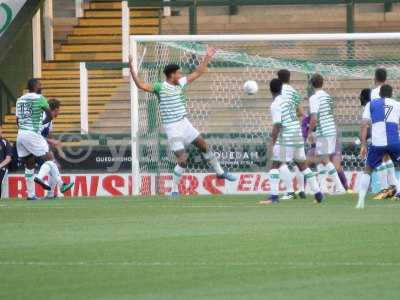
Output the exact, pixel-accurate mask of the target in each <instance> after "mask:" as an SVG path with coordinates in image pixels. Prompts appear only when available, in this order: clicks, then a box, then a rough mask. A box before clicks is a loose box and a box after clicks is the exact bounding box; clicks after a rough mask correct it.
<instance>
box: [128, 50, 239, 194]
mask: <svg viewBox="0 0 400 300" xmlns="http://www.w3.org/2000/svg"><path fill="white" fill-rule="evenodd" d="M214 54H215V49H214V48H211V47H207V54H206V56H205V57H204V59H203V61H202V62H201V64H200V65H199V66H198V67H197V69H196V70H195V71H194V72H192V73H191V74H189V75H187V76H183V75H182V72H181V68H180V66H178V65H176V64H169V65H167V66H166V67H165V68H164V74H165V77H166V80H165V81H164V82H155V83H145V82H143V81H141V80H140V79H139V77H138V76H137V73H136V70H135V69H134V66H133V60H132V57H129V66H130V71H131V75H132V79H133V81H134V82H135V84H136V86H137V87H138V88H139V89H141V90H143V91H145V92H149V93H154V94H156V95H157V97H158V99H159V110H160V114H161V122H162V125H163V127H164V131H165V133H166V135H167V138H168V144H169V146H170V149H171V150H172V151H173V152H174V154H175V157H176V160H177V164H176V166H175V168H174V172H173V190H172V194H171V195H172V196H177V195H179V191H178V184H179V178H180V177H181V176H182V174H183V173H184V172H185V169H186V168H187V165H188V163H187V160H188V155H187V153H186V151H185V147H186V146H188V145H190V144H193V145H194V146H196V147H197V148H198V149H199V150H200V151H201V152H202V155H203V158H204V159H205V160H206V161H207V162H208V163H209V164H210V165H211V166H212V167H213V168H214V170H215V172H216V173H217V177H218V178H223V179H227V180H229V181H235V180H236V177H235V176H233V175H232V174H230V173H228V172H225V171H224V170H223V169H222V167H221V165H220V164H219V162H218V160H217V158H216V157H215V156H214V154H213V153H212V152H211V151H210V150H209V147H208V144H207V142H206V141H205V140H204V138H203V137H202V136H201V134H200V133H199V132H198V131H197V129H196V128H195V127H194V126H193V125H192V123H191V122H190V121H189V120H188V118H187V114H188V113H187V108H186V96H185V94H184V89H185V87H186V86H187V85H188V84H190V83H192V82H193V81H195V80H196V79H198V78H199V77H200V76H201V75H203V74H204V73H205V72H206V70H207V66H208V64H209V63H210V62H211V60H212V58H213V56H214Z"/></svg>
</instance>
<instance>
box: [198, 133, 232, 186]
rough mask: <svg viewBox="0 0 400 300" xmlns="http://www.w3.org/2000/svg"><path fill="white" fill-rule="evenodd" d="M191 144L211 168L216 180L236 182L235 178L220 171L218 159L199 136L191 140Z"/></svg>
mask: <svg viewBox="0 0 400 300" xmlns="http://www.w3.org/2000/svg"><path fill="white" fill-rule="evenodd" d="M192 144H193V145H194V146H196V147H197V149H199V150H200V151H201V154H202V155H203V158H204V159H205V160H206V161H207V162H208V163H209V164H210V165H211V166H212V167H213V169H214V171H215V173H216V174H217V177H218V178H223V179H227V180H229V181H236V177H235V176H233V175H232V174H230V173H228V172H226V171H224V170H223V169H222V167H221V165H220V163H219V161H218V159H217V158H216V157H215V155H214V154H213V153H212V152H211V151H210V148H209V147H208V144H207V142H206V140H205V139H204V138H203V137H202V136H201V135H198V136H197V137H196V138H195V139H194V140H193V142H192Z"/></svg>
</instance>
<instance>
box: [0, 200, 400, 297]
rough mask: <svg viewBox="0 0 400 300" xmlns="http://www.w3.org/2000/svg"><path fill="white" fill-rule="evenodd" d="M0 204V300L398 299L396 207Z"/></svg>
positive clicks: (399, 207) (338, 203)
mask: <svg viewBox="0 0 400 300" xmlns="http://www.w3.org/2000/svg"><path fill="white" fill-rule="evenodd" d="M261 199H263V196H212V197H200V196H199V197H182V198H180V199H170V198H166V197H165V198H86V199H85V198H80V199H78V198H76V199H67V200H56V201H37V202H27V201H13V200H9V201H0V299H74V300H78V299H229V300H235V299H324V300H326V299H363V300H365V299H374V300H375V299H380V300H382V299H399V298H400V282H399V278H400V227H399V225H400V217H399V213H400V203H398V202H392V201H390V200H387V201H374V200H369V201H368V202H367V208H366V209H365V210H363V211H358V210H356V209H355V208H354V206H355V203H356V196H355V195H346V196H337V197H330V198H328V199H327V201H326V202H325V203H323V204H322V205H315V204H313V203H312V199H311V197H310V198H309V199H308V200H293V201H287V202H281V203H280V204H279V205H274V206H268V207H266V206H259V205H258V204H257V202H258V201H259V200H261Z"/></svg>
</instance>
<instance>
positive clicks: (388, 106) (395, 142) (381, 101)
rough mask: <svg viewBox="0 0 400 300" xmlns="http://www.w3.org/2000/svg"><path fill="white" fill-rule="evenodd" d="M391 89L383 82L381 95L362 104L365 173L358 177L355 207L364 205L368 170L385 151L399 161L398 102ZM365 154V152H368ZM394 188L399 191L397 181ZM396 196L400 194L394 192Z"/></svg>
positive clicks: (379, 162) (399, 118)
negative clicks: (369, 139)
mask: <svg viewBox="0 0 400 300" xmlns="http://www.w3.org/2000/svg"><path fill="white" fill-rule="evenodd" d="M392 94H393V88H392V87H391V86H390V85H388V84H384V85H382V86H381V89H380V93H379V95H380V98H376V99H372V100H371V101H370V102H369V103H367V104H366V105H365V108H364V113H363V120H362V125H361V153H360V154H361V157H362V158H365V157H367V161H366V165H365V170H364V174H363V175H362V177H361V182H360V190H359V194H358V203H357V208H364V204H365V196H366V194H367V192H368V188H369V184H370V180H371V173H372V171H373V170H374V169H375V168H376V167H378V166H379V165H380V164H381V163H382V159H383V156H384V155H385V154H388V155H389V156H390V157H391V159H392V160H393V161H400V140H399V120H400V102H397V101H395V100H393V99H391V97H392ZM370 126H371V144H370V145H369V147H368V151H367V137H368V128H369V127H370ZM367 153H368V154H367ZM396 190H397V192H399V191H400V186H399V182H398V181H397V180H396ZM396 197H400V195H399V194H396Z"/></svg>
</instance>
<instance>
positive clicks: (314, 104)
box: [310, 96, 319, 114]
mask: <svg viewBox="0 0 400 300" xmlns="http://www.w3.org/2000/svg"><path fill="white" fill-rule="evenodd" d="M318 111H319V101H318V98H317V97H314V96H311V97H310V114H317V113H318Z"/></svg>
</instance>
